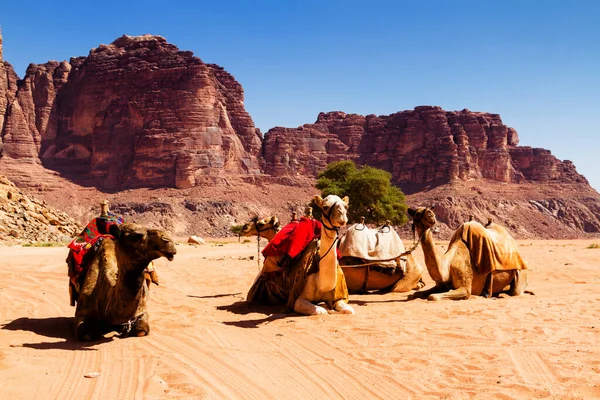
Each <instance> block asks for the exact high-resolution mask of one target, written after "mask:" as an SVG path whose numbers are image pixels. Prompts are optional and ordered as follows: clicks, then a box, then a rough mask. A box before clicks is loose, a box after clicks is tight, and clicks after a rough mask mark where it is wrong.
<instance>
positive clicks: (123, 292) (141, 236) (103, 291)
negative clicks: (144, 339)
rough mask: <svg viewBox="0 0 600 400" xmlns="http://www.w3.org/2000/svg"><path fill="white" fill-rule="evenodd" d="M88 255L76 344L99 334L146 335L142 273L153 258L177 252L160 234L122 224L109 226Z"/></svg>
mask: <svg viewBox="0 0 600 400" xmlns="http://www.w3.org/2000/svg"><path fill="white" fill-rule="evenodd" d="M110 234H111V235H113V237H114V239H113V238H106V239H105V240H104V241H103V242H102V244H101V245H100V248H99V249H98V251H97V252H96V253H95V254H94V258H93V259H92V261H91V263H90V266H89V269H88V271H87V273H86V276H85V280H84V283H83V285H82V287H81V291H80V293H79V296H78V298H77V309H76V311H75V333H76V335H77V339H78V340H96V339H99V338H100V337H101V336H102V335H104V334H105V333H108V332H111V331H119V332H120V333H121V335H122V336H144V335H147V334H148V333H149V332H150V325H149V322H148V312H147V310H146V301H147V297H148V286H147V285H146V283H145V279H144V271H145V269H146V267H147V266H148V264H149V263H150V262H151V261H152V260H155V259H157V258H159V257H166V258H167V259H168V260H169V261H171V260H173V257H174V255H175V253H176V252H177V250H176V249H175V243H174V242H173V240H172V239H171V238H170V236H169V235H167V234H166V233H165V232H163V231H161V230H158V229H146V228H143V227H140V226H138V225H135V224H129V223H125V224H122V225H113V226H111V227H110Z"/></svg>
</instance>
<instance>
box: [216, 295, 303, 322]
mask: <svg viewBox="0 0 600 400" xmlns="http://www.w3.org/2000/svg"><path fill="white" fill-rule="evenodd" d="M282 307H283V306H282V305H260V304H252V303H249V302H247V301H236V302H235V303H233V304H228V305H225V306H218V307H217V310H220V311H227V312H230V313H233V314H237V315H248V314H251V313H259V314H264V315H265V318H258V319H246V320H241V321H225V322H223V324H225V325H229V326H237V327H238V328H258V327H259V326H260V325H262V324H266V323H269V322H272V321H276V320H278V319H283V318H285V317H287V316H288V315H293V314H286V313H285V312H284V310H283V309H282Z"/></svg>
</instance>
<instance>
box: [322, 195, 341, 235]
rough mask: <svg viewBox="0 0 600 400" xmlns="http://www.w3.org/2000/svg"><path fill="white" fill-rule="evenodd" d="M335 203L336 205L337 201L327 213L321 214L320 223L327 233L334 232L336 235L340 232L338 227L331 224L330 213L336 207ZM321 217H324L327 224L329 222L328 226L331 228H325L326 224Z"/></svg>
mask: <svg viewBox="0 0 600 400" xmlns="http://www.w3.org/2000/svg"><path fill="white" fill-rule="evenodd" d="M337 203H338V202H337V201H336V202H335V203H333V204H332V205H331V207H330V208H329V212H328V213H325V212H323V215H322V216H321V223H322V224H323V226H324V227H325V229H327V230H328V231H335V234H336V235H337V234H338V232H339V231H340V227H339V226H334V225H333V224H332V223H331V213H333V209H334V208H335V206H336V205H337ZM323 217H325V218H326V219H327V222H329V225H331V226H327V224H326V223H325V221H324V220H323Z"/></svg>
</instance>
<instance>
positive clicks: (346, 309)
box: [339, 305, 355, 314]
mask: <svg viewBox="0 0 600 400" xmlns="http://www.w3.org/2000/svg"><path fill="white" fill-rule="evenodd" d="M339 311H340V312H341V313H342V314H354V313H355V312H354V308H352V307H350V306H349V305H345V306H344V307H342V309H341V310H339Z"/></svg>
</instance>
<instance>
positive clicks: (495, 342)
mask: <svg viewBox="0 0 600 400" xmlns="http://www.w3.org/2000/svg"><path fill="white" fill-rule="evenodd" d="M596 242H597V243H598V242H600V241H599V240H596ZM591 243H594V241H593V240H585V241H584V240H579V241H520V242H519V244H520V248H521V251H522V254H523V256H524V257H525V259H526V260H527V262H528V263H529V267H530V270H531V272H530V284H529V287H528V289H529V290H531V291H533V292H534V293H535V295H524V296H521V297H500V298H494V299H485V298H481V297H474V298H471V299H470V300H466V301H445V302H437V303H436V302H427V301H425V300H413V301H407V295H408V294H407V293H389V294H385V295H377V294H372V295H352V296H351V298H350V304H351V305H352V306H354V308H355V310H356V315H327V316H313V317H306V316H299V315H295V314H283V313H282V312H281V311H282V310H281V307H257V306H252V305H249V304H247V303H245V302H244V298H245V294H246V292H247V290H248V289H249V287H250V286H251V284H252V282H253V280H254V278H255V275H256V273H257V268H258V266H257V261H256V259H254V260H251V259H250V256H255V257H256V250H257V249H256V241H254V240H252V241H246V242H242V243H238V242H235V241H233V240H231V239H228V240H221V241H220V242H219V241H211V242H209V243H208V244H206V245H203V246H197V247H192V246H188V245H185V244H182V245H179V246H178V251H179V253H178V254H177V256H176V257H175V260H174V261H173V262H171V263H169V262H168V261H167V260H166V259H160V260H158V262H157V263H156V265H157V270H158V273H159V275H160V280H161V284H160V286H158V287H157V286H153V287H152V290H151V293H150V295H151V299H150V303H149V312H150V318H151V321H150V322H151V332H150V335H149V336H147V337H144V338H127V339H121V338H119V337H117V336H114V335H107V337H106V338H105V339H104V340H102V341H100V342H95V343H78V342H76V341H75V340H74V337H73V333H72V325H71V324H72V321H73V315H74V312H75V309H74V307H71V306H70V305H69V298H68V290H67V279H68V278H67V276H66V265H65V263H64V259H65V257H66V255H67V249H66V247H57V248H35V247H29V248H27V247H0V324H1V329H0V398H1V399H11V400H16V399H61V400H62V399H134V398H140V399H171V398H185V399H188V398H199V399H313V398H314V399H337V398H343V399H364V398H369V399H376V398H382V399H410V398H414V399H437V398H449V399H471V398H475V399H531V398H548V399H570V398H576V399H590V398H600V272H599V271H598V268H599V267H600V249H598V248H588V246H589V245H590V244H591ZM444 244H445V243H443V242H442V243H441V245H440V248H442V249H443V248H444V247H445V246H444ZM416 255H417V258H418V259H419V260H420V262H423V261H422V260H423V257H422V251H421V249H420V248H419V249H417V250H416ZM425 278H426V282H427V284H428V285H427V287H429V286H430V285H431V284H432V281H431V279H430V278H429V276H428V275H426V277H425ZM93 373H95V374H93ZM88 374H92V375H97V376H96V377H90V378H87V377H86V375H88Z"/></svg>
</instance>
